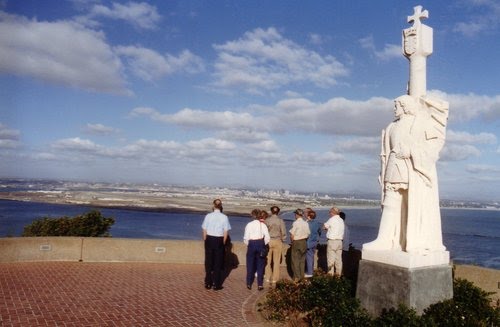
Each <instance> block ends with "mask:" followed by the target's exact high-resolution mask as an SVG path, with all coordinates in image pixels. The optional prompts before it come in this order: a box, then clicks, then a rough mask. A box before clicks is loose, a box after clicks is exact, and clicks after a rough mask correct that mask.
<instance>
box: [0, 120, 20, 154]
mask: <svg viewBox="0 0 500 327" xmlns="http://www.w3.org/2000/svg"><path fill="white" fill-rule="evenodd" d="M20 135H21V132H19V131H18V130H17V129H11V128H9V127H8V126H7V125H4V124H2V123H0V149H16V148H17V147H19V145H20V142H19V138H20Z"/></svg>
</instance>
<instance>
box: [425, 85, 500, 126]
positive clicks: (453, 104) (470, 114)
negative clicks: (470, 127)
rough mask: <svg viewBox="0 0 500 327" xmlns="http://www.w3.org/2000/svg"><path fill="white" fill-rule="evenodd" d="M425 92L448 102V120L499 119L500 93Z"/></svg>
mask: <svg viewBox="0 0 500 327" xmlns="http://www.w3.org/2000/svg"><path fill="white" fill-rule="evenodd" d="M427 94H428V96H429V97H436V98H439V99H443V100H445V101H448V102H449V103H450V113H449V119H450V121H458V122H466V121H470V120H472V119H475V118H478V117H480V118H482V119H486V120H488V121H494V120H500V95H494V96H487V95H477V94H474V93H469V94H447V93H445V92H442V91H438V90H431V91H429V92H427Z"/></svg>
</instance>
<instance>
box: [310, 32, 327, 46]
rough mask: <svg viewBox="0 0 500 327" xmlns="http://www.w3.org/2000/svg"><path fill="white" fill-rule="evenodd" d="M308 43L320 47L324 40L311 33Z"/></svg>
mask: <svg viewBox="0 0 500 327" xmlns="http://www.w3.org/2000/svg"><path fill="white" fill-rule="evenodd" d="M309 42H310V43H311V44H314V45H321V44H323V42H324V40H323V37H322V36H321V35H319V34H316V33H311V34H309Z"/></svg>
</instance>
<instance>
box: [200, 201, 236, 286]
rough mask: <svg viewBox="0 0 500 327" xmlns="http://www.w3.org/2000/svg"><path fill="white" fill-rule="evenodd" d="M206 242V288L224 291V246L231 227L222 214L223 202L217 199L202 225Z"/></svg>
mask: <svg viewBox="0 0 500 327" xmlns="http://www.w3.org/2000/svg"><path fill="white" fill-rule="evenodd" d="M201 228H202V230H203V241H205V288H206V289H211V288H212V287H213V289H214V290H215V291H218V290H221V289H222V270H223V269H224V244H226V241H227V237H228V235H229V230H230V229H231V225H230V224H229V219H228V218H227V216H226V215H225V214H223V213H222V201H221V200H220V199H215V200H214V202H213V212H211V213H209V214H207V215H206V216H205V219H204V220H203V224H202V225H201Z"/></svg>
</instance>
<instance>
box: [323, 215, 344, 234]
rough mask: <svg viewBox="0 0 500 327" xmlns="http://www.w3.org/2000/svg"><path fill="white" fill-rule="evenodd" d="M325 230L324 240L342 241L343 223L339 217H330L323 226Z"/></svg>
mask: <svg viewBox="0 0 500 327" xmlns="http://www.w3.org/2000/svg"><path fill="white" fill-rule="evenodd" d="M324 226H325V228H326V229H327V232H326V238H327V239H329V240H343V239H344V226H345V225H344V221H343V220H342V218H340V216H339V215H335V216H333V217H330V219H328V220H327V221H326V223H325V224H324Z"/></svg>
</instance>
